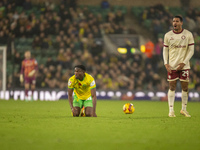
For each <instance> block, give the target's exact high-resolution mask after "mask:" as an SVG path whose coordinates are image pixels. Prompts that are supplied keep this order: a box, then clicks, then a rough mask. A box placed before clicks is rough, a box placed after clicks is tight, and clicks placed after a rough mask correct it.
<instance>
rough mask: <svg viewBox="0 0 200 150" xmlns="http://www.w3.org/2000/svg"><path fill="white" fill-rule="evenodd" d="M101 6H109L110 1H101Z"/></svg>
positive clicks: (105, 7) (104, 7)
mask: <svg viewBox="0 0 200 150" xmlns="http://www.w3.org/2000/svg"><path fill="white" fill-rule="evenodd" d="M101 8H103V9H107V8H110V3H109V2H108V0H102V1H101Z"/></svg>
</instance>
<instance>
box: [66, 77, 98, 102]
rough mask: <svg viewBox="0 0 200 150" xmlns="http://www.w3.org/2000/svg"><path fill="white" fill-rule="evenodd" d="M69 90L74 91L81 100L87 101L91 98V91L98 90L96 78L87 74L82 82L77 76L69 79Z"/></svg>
mask: <svg viewBox="0 0 200 150" xmlns="http://www.w3.org/2000/svg"><path fill="white" fill-rule="evenodd" d="M68 88H69V89H74V93H75V94H76V95H77V97H78V98H79V99H81V100H86V99H88V98H89V97H90V96H91V91H90V89H93V88H96V83H95V81H94V78H93V77H92V76H91V75H89V74H88V73H85V77H84V78H83V80H82V81H80V80H79V79H76V77H75V75H73V76H72V77H71V78H69V81H68Z"/></svg>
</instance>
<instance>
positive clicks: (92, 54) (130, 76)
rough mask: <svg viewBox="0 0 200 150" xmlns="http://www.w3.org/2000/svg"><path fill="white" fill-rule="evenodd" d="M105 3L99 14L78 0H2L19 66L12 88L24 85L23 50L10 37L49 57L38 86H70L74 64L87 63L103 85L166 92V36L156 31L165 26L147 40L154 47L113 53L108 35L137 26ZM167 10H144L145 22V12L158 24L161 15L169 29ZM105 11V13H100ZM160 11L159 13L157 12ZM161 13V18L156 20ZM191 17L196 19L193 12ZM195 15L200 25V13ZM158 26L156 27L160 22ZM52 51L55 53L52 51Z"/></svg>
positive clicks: (0, 37)
mask: <svg viewBox="0 0 200 150" xmlns="http://www.w3.org/2000/svg"><path fill="white" fill-rule="evenodd" d="M100 7H101V8H100V9H101V11H100V12H97V13H94V12H92V11H91V10H90V9H88V7H85V6H83V7H79V6H78V5H77V3H76V0H63V1H61V3H60V4H59V5H58V4H54V3H52V2H51V0H47V1H45V2H41V3H39V4H37V5H35V4H32V2H31V1H30V0H19V1H16V2H15V1H11V0H3V1H1V2H0V45H3V44H6V45H7V46H8V59H7V60H8V61H11V62H14V64H18V66H19V67H15V66H14V67H15V68H17V69H15V70H14V73H13V74H11V75H9V76H8V78H7V79H8V81H7V87H8V88H9V89H11V88H13V87H14V88H20V87H23V85H21V84H20V82H19V73H20V64H21V61H22V60H23V51H21V49H20V47H19V48H18V47H15V51H14V54H13V53H11V45H12V44H11V42H12V41H16V40H17V41H19V40H20V39H32V41H31V44H30V45H29V50H31V52H32V54H33V56H34V57H35V58H36V59H37V58H39V56H40V59H42V60H44V61H39V63H38V72H37V82H36V86H37V87H38V88H50V89H63V90H64V89H66V88H67V81H68V79H69V77H71V76H72V75H73V66H75V65H77V64H84V65H85V66H86V68H87V72H88V73H90V74H91V75H92V76H93V77H94V78H95V80H96V84H97V89H99V90H151V91H152V90H162V91H166V90H167V89H168V82H167V81H166V70H165V68H164V65H163V62H162V46H163V39H162V38H159V37H158V36H157V33H159V32H160V30H159V32H157V29H156V30H153V31H152V32H153V33H154V34H155V35H156V38H157V39H158V40H157V41H156V42H152V41H151V40H150V39H149V40H148V41H147V43H146V47H149V48H148V49H147V52H146V53H139V52H138V53H134V54H133V53H131V54H130V53H128V54H119V53H115V54H110V53H108V52H106V51H105V50H104V48H103V44H104V41H103V38H102V36H103V34H129V33H130V34H133V33H136V31H135V30H134V28H127V27H126V25H125V23H124V15H125V14H124V13H122V11H121V10H120V9H119V10H117V11H112V6H110V4H109V3H108V2H107V1H105V0H103V1H102V3H101V4H100ZM157 9H159V13H158V12H157ZM162 9H164V8H162ZM162 9H161V10H160V8H157V7H152V8H149V9H145V10H144V12H143V13H142V20H141V21H143V20H145V13H146V17H148V18H151V19H153V20H155V21H153V22H154V23H156V20H157V22H159V23H160V24H161V22H162V23H165V25H164V26H165V27H166V30H169V29H170V26H171V24H170V23H171V21H170V19H171V18H170V15H168V14H167V13H166V12H165V10H162ZM104 10H105V11H104ZM106 11H107V13H106V14H105V13H101V12H106ZM188 11H189V10H188ZM158 14H159V15H160V16H157V15H158ZM163 15H164V16H163ZM157 17H160V19H156V18H157ZM187 17H189V18H190V19H194V18H191V16H189V15H187ZM193 17H194V16H193ZM166 18H168V20H165V19H166ZM195 18H196V20H194V21H195V22H196V24H197V22H198V16H196V17H195ZM163 19H164V20H163ZM184 19H186V17H185V18H184ZM159 23H158V24H159ZM186 25H188V23H186ZM153 26H154V27H155V28H156V27H157V26H156V24H154V25H153ZM163 31H165V30H163ZM192 32H194V36H195V42H196V45H195V55H194V59H193V60H194V61H193V62H192V71H191V82H190V89H196V90H198V91H200V78H199V77H200V67H199V63H200V61H199V60H198V59H199V58H200V56H199V55H200V53H199V51H200V49H199V44H200V43H199V40H200V39H199V35H200V34H199V31H198V26H196V27H195V29H194V31H192ZM15 43H16V42H15ZM27 50H28V49H27ZM24 51H25V50H24ZM52 52H53V53H52ZM50 53H52V55H49V54H50ZM12 56H14V58H13V57H12ZM12 75H13V76H12Z"/></svg>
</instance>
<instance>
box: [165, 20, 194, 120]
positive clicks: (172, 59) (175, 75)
mask: <svg viewBox="0 0 200 150" xmlns="http://www.w3.org/2000/svg"><path fill="white" fill-rule="evenodd" d="M172 24H173V30H172V31H169V32H167V33H166V34H165V37H164V47H163V59H164V65H165V68H166V69H167V72H168V77H167V79H168V81H169V91H168V104H169V115H168V116H169V117H176V116H175V114H174V100H175V89H176V83H177V80H178V79H179V80H180V82H181V88H182V109H181V111H180V113H181V114H182V115H184V116H186V117H191V116H190V115H189V113H188V112H187V111H186V107H187V102H188V83H189V69H190V62H189V60H190V59H191V57H192V55H193V54H194V38H193V35H192V33H191V32H190V31H188V30H186V29H183V28H182V25H183V19H182V17H181V16H175V17H174V18H173V23H172Z"/></svg>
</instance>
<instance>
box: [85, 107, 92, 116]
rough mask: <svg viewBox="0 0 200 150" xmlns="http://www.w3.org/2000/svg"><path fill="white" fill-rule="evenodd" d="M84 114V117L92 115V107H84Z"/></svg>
mask: <svg viewBox="0 0 200 150" xmlns="http://www.w3.org/2000/svg"><path fill="white" fill-rule="evenodd" d="M85 116H86V117H92V107H86V108H85Z"/></svg>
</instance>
